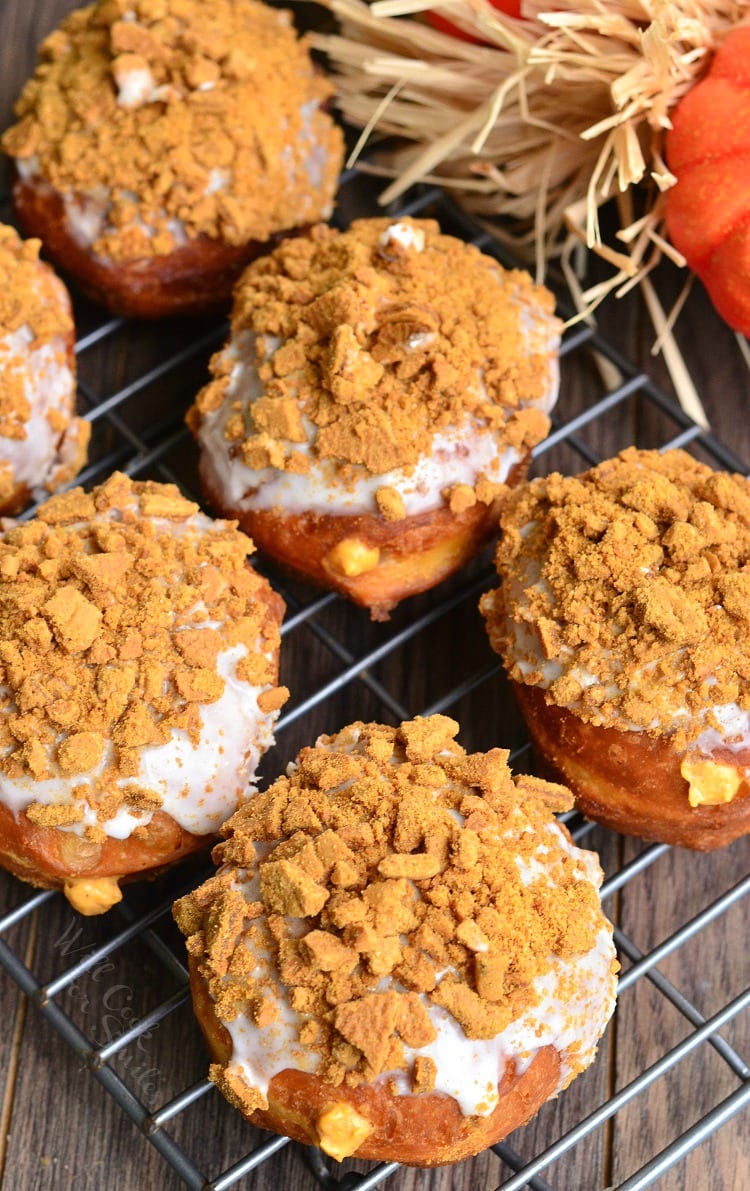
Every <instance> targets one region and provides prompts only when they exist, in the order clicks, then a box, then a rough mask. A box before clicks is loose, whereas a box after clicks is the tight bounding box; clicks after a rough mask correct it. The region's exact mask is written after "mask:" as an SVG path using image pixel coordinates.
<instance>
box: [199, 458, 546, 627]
mask: <svg viewBox="0 0 750 1191" xmlns="http://www.w3.org/2000/svg"><path fill="white" fill-rule="evenodd" d="M527 467H528V459H524V460H522V461H520V462H519V463H517V464H516V465H515V467H514V468H513V469H512V471H511V473H510V475H509V477H508V481H507V483H508V484H509V485H510V486H512V485H515V484H518V483H520V482H521V480H523V478H524V476H525V474H526V469H527ZM200 474H201V483H202V487H203V491H204V493H205V495H206V498H207V499H208V501H209V502H210V504H211V505H212V506H213V507H214V508H215V509H216V510H217V511H218V512H219V513H220V514H221V515H222V516H224V517H231V518H232V519H235V520H237V521H238V522H239V524H240V528H241V529H244V530H245V532H246V533H248V534H250V536H251V537H252V539H253V541H254V542H255V544H256V546H257V547H258V549H259V550H262V551H263V552H264V553H265V554H267V555H268V556H269V557H270V558H273V559H274V560H275V561H276V562H278V563H279V564H280V565H281V566H283V567H285V568H287V569H289V570H291V571H293V572H295V573H296V574H298V575H301V576H302V577H303V578H305V579H307V580H309V581H311V582H313V583H317V584H319V585H320V586H322V587H328V588H331V589H332V590H333V591H339V592H341V593H342V595H345V596H348V598H349V599H350V600H352V601H353V602H354V603H355V604H359V605H361V606H362V607H364V608H369V610H370V613H371V615H372V619H373V620H387V619H388V613H389V612H390V610H391V609H392V608H394V607H395V606H396V604H398V603H399V602H400V601H401V600H403V599H405V598H406V597H407V596H411V595H417V594H418V593H419V592H422V591H427V590H429V589H430V588H432V587H435V586H436V584H438V583H440V582H442V580H443V579H447V578H448V577H449V576H450V575H453V574H454V573H455V572H456V571H458V570H460V568H461V567H462V566H465V564H466V563H468V562H469V561H470V560H471V559H472V558H474V557H475V555H477V554H478V553H479V552H480V550H481V549H482V547H483V546H485V545H486V544H487V543H488V542H489V541H491V540H492V538H493V537H495V535H496V533H497V525H498V519H499V516H500V509H501V507H502V503H503V502H502V497H501V498H499V499H498V500H495V501H493V502H492V504H490V505H484V504H480V503H479V502H477V504H475V505H472V507H471V508H469V509H465V510H464V511H463V512H461V513H454V512H451V510H450V508H448V506H447V505H445V506H443V507H442V508H440V509H434V510H432V511H430V512H427V513H420V514H418V515H416V516H413V517H405V518H404V519H403V520H401V521H386V520H385V519H384V518H382V517H380V516H378V515H376V514H362V515H359V516H345V515H333V514H319V513H285V512H284V511H283V509H280V508H275V509H259V510H252V509H244V510H243V509H238V508H237V507H236V506H234V505H231V504H230V503H228V502H227V501H226V500H225V498H224V495H223V492H222V487H221V482H220V479H219V477H217V475H216V473H215V471H214V469H213V467H212V465H211V463H210V461H209V459H208V455H207V453H206V452H204V453H203V454H202V456H201V462H200ZM352 541H355V542H358V543H361V544H362V545H363V546H364V547H365V548H366V549H367V550H375V551H378V552H379V557H378V560H377V564H376V565H373V566H372V569H370V570H366V571H363V572H362V573H361V574H358V575H346V574H344V573H342V571H341V570H340V569H338V567H337V566H336V565H334V560H333V559H332V558H331V552H332V551H334V550H335V548H336V547H338V546H339V544H340V543H342V542H352ZM334 558H335V556H334Z"/></svg>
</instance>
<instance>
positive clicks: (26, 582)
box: [0, 473, 285, 825]
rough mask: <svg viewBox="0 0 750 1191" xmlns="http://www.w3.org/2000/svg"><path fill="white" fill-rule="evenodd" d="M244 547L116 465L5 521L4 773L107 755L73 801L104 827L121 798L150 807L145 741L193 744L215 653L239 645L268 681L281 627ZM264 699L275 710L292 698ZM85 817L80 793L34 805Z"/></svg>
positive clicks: (0, 542)
mask: <svg viewBox="0 0 750 1191" xmlns="http://www.w3.org/2000/svg"><path fill="white" fill-rule="evenodd" d="M252 549H253V545H252V542H251V541H250V539H249V538H247V537H245V535H244V534H242V533H240V532H238V531H237V529H236V528H235V526H234V523H232V522H226V521H224V522H221V521H219V522H211V521H210V520H209V519H208V518H207V517H203V516H202V515H200V514H198V506H197V505H195V504H193V503H191V502H190V501H188V500H185V499H184V498H183V497H182V496H181V494H180V492H179V490H178V489H177V488H176V487H175V486H174V485H171V484H156V483H150V482H149V483H134V482H133V481H132V480H130V479H129V478H128V477H127V476H125V475H121V474H117V473H116V474H115V475H113V476H112V477H111V478H110V479H109V480H108V481H107V482H106V483H105V484H103V485H101V486H100V487H98V488H95V489H94V490H93V491H92V492H91V493H86V492H84V491H83V489H81V488H77V489H74V490H73V491H70V492H66V493H64V494H62V495H60V496H56V497H53V498H52V499H51V500H49V501H47V503H46V504H44V505H42V506H41V507H40V508H39V510H38V512H37V515H36V517H35V518H34V519H33V520H30V521H27V522H26V523H24V524H20V525H17V526H15V527H14V528H11V529H9V530H8V531H7V532H6V533H5V534H4V536H3V537H2V539H0V667H1V675H2V677H1V681H2V685H3V691H2V703H1V704H0V707H1V709H2V715H0V745H1V749H0V752H1V753H2V755H1V756H0V769H2V771H3V773H5V774H6V775H8V777H10V778H11V779H20V778H23V777H31V778H33V779H36V780H39V781H44V780H45V779H47V778H52V777H54V776H57V775H63V776H66V775H67V776H70V777H75V776H76V775H81V774H86V773H88V772H89V771H92V770H94V771H96V770H97V768H98V767H99V766H100V765H102V764H104V771H103V772H102V773H101V774H97V777H96V791H95V792H94V791H93V789H90V788H89V786H87V785H85V784H84V785H80V786H78V787H77V788H76V789H75V790H74V791H73V798H74V799H85V798H88V797H90V798H91V799H92V805H93V806H94V808H95V810H96V812H97V815H98V818H99V820H100V821H101V822H104V821H106V820H107V819H111V818H112V817H113V816H114V815H115V814H116V813H117V811H118V810H119V808H120V807H121V806H123V805H126V806H129V807H130V808H131V809H135V810H151V811H153V810H154V809H155V808H156V807H157V806H158V804H159V798H158V796H157V795H155V794H154V793H153V792H152V791H150V790H149V789H147V788H144V787H143V786H142V785H139V784H138V782H137V781H136V780H135V779H136V778H137V777H138V771H139V751H140V749H141V748H142V747H143V746H148V745H160V744H164V743H165V742H166V741H167V740H169V738H170V734H171V733H172V731H173V730H174V729H183V730H184V731H185V732H186V733H187V734H188V736H189V738H190V740H191V741H192V742H193V743H196V742H197V740H198V739H199V737H200V732H201V716H200V711H199V709H200V706H201V705H202V704H206V703H211V702H214V701H215V700H216V699H218V698H219V697H220V696H221V694H222V692H223V689H224V679H223V678H222V677H221V675H220V674H219V673H218V671H217V657H218V656H219V654H220V653H222V652H223V651H226V650H230V649H232V648H233V647H244V648H245V649H246V650H247V658H246V659H242V660H241V661H240V662H239V663H238V666H237V674H238V677H239V678H240V679H242V678H243V677H244V673H243V672H242V668H243V663H244V662H247V663H248V667H249V670H251V671H252V677H249V675H248V680H249V681H251V682H252V683H253V684H255V685H258V686H261V685H264V684H267V683H273V681H274V665H273V663H272V662H271V661H270V660H269V658H270V657H271V655H272V653H273V651H274V650H275V649H276V648H277V647H278V640H279V635H278V625H277V623H276V619H275V618H273V617H271V616H269V615H268V609H267V604H266V602H265V600H264V598H263V597H264V593H265V591H266V590H267V585H266V584H265V581H264V580H263V579H261V578H260V577H259V576H258V575H256V573H255V572H254V571H253V570H252V569H251V568H250V567H249V566H247V565H246V557H247V555H248V554H249V553H250V552H251V551H252ZM271 694H272V695H273V698H272V702H273V703H274V704H275V706H278V705H279V702H281V701H283V696H284V694H285V692H284V691H283V690H282V689H274V690H273V691H272V692H271ZM128 778H131V779H134V780H132V781H130V782H128V781H127V780H125V781H123V779H128ZM82 814H83V811H82V807H80V806H78V807H77V806H76V805H75V802H74V804H73V805H72V806H71V807H43V806H39V805H37V804H34V805H32V806H31V807H30V808H29V809H28V810H27V815H28V817H29V818H31V819H32V821H33V822H37V823H40V824H43V825H59V824H62V823H72V822H80V820H81V818H82ZM61 815H63V816H67V818H60V816H61ZM55 816H57V818H55Z"/></svg>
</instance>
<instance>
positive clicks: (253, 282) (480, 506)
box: [188, 219, 560, 619]
mask: <svg viewBox="0 0 750 1191" xmlns="http://www.w3.org/2000/svg"><path fill="white" fill-rule="evenodd" d="M552 307H553V300H552V297H551V295H550V294H549V293H548V292H547V291H546V290H543V289H542V288H541V287H538V286H534V285H533V284H532V283H531V279H530V278H529V277H528V275H526V274H524V273H519V272H511V273H507V272H505V271H504V270H502V269H501V268H500V266H499V265H498V264H497V263H496V262H495V261H494V260H492V259H491V258H490V257H487V256H484V255H483V254H482V253H480V252H479V251H478V249H476V248H473V247H471V246H469V245H467V244H464V243H463V242H462V241H460V240H457V239H454V238H453V237H451V236H444V235H442V234H441V233H440V229H439V228H438V226H437V224H436V223H434V222H433V221H431V220H411V219H409V220H403V221H400V222H397V223H393V222H391V221H389V220H387V219H363V220H358V221H357V222H356V223H354V224H352V226H351V228H350V229H349V230H348V231H346V232H343V233H340V232H337V231H334V230H332V229H330V228H327V227H318V228H316V229H314V231H313V232H312V233H311V234H310V235H308V236H306V237H300V238H298V239H296V240H290V241H287V242H285V243H283V244H281V245H280V246H279V247H278V248H277V249H275V250H274V252H273V253H271V254H270V255H269V256H268V257H266V258H264V259H263V260H260V261H256V262H255V263H254V264H252V265H251V266H250V267H249V268H248V269H247V270H246V272H245V273H244V274H243V277H242V279H241V280H240V282H239V283H238V286H237V288H236V291H235V302H234V312H233V316H232V332H231V337H230V340H229V343H228V345H227V346H226V347H225V348H224V350H223V351H221V352H219V353H218V354H217V355H216V356H215V357H214V359H213V361H212V365H211V367H212V372H213V376H214V380H213V381H212V382H211V383H210V384H209V385H207V386H206V387H205V388H204V389H203V390H202V392H201V393H200V394H199V396H198V398H197V401H196V404H195V406H194V407H193V409H192V410H191V411H190V414H189V416H188V422H189V425H190V426H191V429H192V430H193V432H194V434H195V435H196V438H197V439H198V442H199V444H200V447H201V462H200V469H201V478H202V483H203V487H204V491H205V493H206V495H207V497H208V499H209V500H210V501H211V503H212V504H213V505H214V507H216V508H217V509H218V510H219V511H221V512H222V514H223V515H225V516H232V517H236V518H237V519H238V521H239V523H240V525H241V526H242V527H243V528H244V529H246V530H247V532H248V533H250V534H251V535H252V537H253V540H254V541H255V542H256V544H257V545H258V547H259V549H261V550H264V551H265V552H266V553H267V554H270V555H271V556H272V557H273V558H274V559H276V561H277V562H279V563H281V564H282V565H283V566H285V567H288V568H290V569H292V570H294V571H296V572H298V573H300V574H301V575H303V576H304V577H305V578H307V579H310V580H312V581H314V582H316V583H319V584H322V585H323V586H326V587H330V588H333V589H334V590H336V591H340V592H342V593H343V594H344V595H346V596H348V597H349V598H350V599H352V600H353V601H354V602H355V603H357V604H361V605H363V606H364V607H366V608H369V609H370V611H371V614H372V616H373V619H387V616H388V612H389V610H390V609H391V608H393V607H394V606H395V605H396V604H397V603H398V602H399V601H400V600H402V599H403V598H404V597H405V596H408V595H412V594H415V593H417V592H420V591H425V590H426V589H428V588H430V587H433V586H434V585H435V584H436V583H438V582H440V580H442V579H444V578H446V577H447V576H448V575H450V574H452V573H453V572H454V571H456V570H458V569H459V568H460V567H461V566H462V565H463V564H464V563H465V562H466V561H467V560H468V559H470V558H471V557H473V556H474V555H475V554H477V553H478V551H479V550H480V549H481V547H482V546H483V545H484V544H485V543H486V542H487V541H489V539H490V538H491V537H492V536H493V535H494V533H495V532H496V527H497V519H498V513H499V508H500V505H501V502H502V500H503V497H504V495H505V493H506V491H507V488H508V486H509V485H510V484H513V483H515V482H517V480H518V479H520V478H521V476H522V475H523V474H524V473H525V467H526V463H527V461H528V458H529V453H530V450H531V448H532V447H533V446H534V445H535V444H536V443H538V442H539V441H540V440H541V439H542V438H543V437H544V436H545V434H546V433H547V431H548V429H549V419H548V417H547V414H548V411H549V410H550V408H551V407H552V405H553V404H554V401H555V398H556V395H557V384H558V367H557V347H558V342H559V331H560V324H559V322H558V321H557V319H556V318H554V316H553V314H552Z"/></svg>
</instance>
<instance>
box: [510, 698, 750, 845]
mask: <svg viewBox="0 0 750 1191" xmlns="http://www.w3.org/2000/svg"><path fill="white" fill-rule="evenodd" d="M512 686H513V690H514V693H515V696H516V699H517V700H518V704H519V706H520V708H521V711H522V713H523V717H524V719H525V721H526V726H527V727H528V730H529V734H530V736H531V739H532V742H533V745H534V750H535V753H536V755H537V757H538V759H539V761H540V762H541V764H542V765H543V767H544V769H545V770H546V771H547V773H548V774H549V775H551V776H553V777H554V778H555V779H556V780H557V781H561V782H564V783H565V784H566V785H567V786H569V787H570V788H571V790H572V791H573V793H574V795H575V798H576V805H577V807H578V809H579V810H580V811H581V812H582V813H583V814H584V815H586V816H587V817H588V818H589V819H594V820H595V821H596V822H597V823H602V824H604V826H605V827H611V828H612V829H613V830H615V831H621V832H624V833H625V834H626V835H636V836H639V837H640V838H641V839H645V840H656V841H659V842H661V843H666V844H678V845H680V846H681V847H684V848H693V849H695V850H696V851H700V852H709V851H711V850H712V849H714V848H722V847H724V846H725V845H726V844H730V843H731V842H732V840H735V839H737V838H738V837H739V836H741V835H746V834H747V833H748V832H750V784H748V782H746V781H745V782H743V783H742V785H741V786H740V789H739V791H738V793H737V794H736V796H735V797H734V798H733V799H732V801H731V802H728V803H723V804H721V805H718V806H706V805H704V806H697V807H691V806H690V803H689V802H688V783H687V782H686V781H685V779H684V778H683V776H682V774H681V773H680V764H681V762H682V760H683V756H684V754H680V753H678V752H676V751H675V750H674V749H672V748H671V747H670V745H669V743H668V740H667V739H666V738H664V739H654V738H652V737H650V736H648V735H647V734H646V733H645V732H621V731H620V730H619V729H617V728H606V727H598V726H595V725H593V724H589V723H586V722H585V721H584V720H582V719H580V718H579V717H578V716H577V715H575V714H574V713H573V712H571V711H568V710H567V709H565V708H561V707H555V706H553V705H550V704H548V703H547V702H546V701H545V698H544V692H543V691H542V690H541V689H540V688H539V687H533V686H526V685H524V684H522V683H516V682H514V683H513V684H512ZM713 759H714V760H716V761H720V762H723V763H724V764H730V765H735V766H737V767H738V768H740V767H742V766H746V765H750V750H744V751H740V752H730V750H728V749H725V750H720V749H719V750H717V751H716V752H715V754H714V755H713Z"/></svg>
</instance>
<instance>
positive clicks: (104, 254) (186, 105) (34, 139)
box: [2, 0, 343, 318]
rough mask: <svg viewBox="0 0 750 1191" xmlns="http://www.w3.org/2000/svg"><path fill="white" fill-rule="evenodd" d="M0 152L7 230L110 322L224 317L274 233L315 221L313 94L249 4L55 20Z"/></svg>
mask: <svg viewBox="0 0 750 1191" xmlns="http://www.w3.org/2000/svg"><path fill="white" fill-rule="evenodd" d="M40 56H41V62H40V65H39V66H38V68H37V70H36V73H35V74H34V75H33V77H32V78H31V79H30V80H29V81H28V82H27V84H26V86H25V87H24V89H23V91H22V93H21V96H20V99H19V100H18V102H17V104H16V109H15V111H16V115H17V117H18V121H17V123H16V124H14V125H13V126H12V127H11V128H10V129H9V130H8V131H7V132H6V133H5V135H4V136H3V138H2V147H3V149H4V150H5V152H6V153H7V154H8V155H9V156H10V157H11V158H13V160H14V164H15V171H16V178H15V183H14V187H13V199H14V205H15V210H16V213H17V216H18V218H19V220H20V222H21V224H22V226H23V227H24V228H25V229H26V230H27V231H28V232H29V233H30V234H33V235H35V236H39V238H40V239H41V240H42V241H43V243H44V246H45V251H46V253H47V255H48V256H49V257H50V258H51V259H52V260H53V261H54V262H55V263H56V264H57V265H58V266H59V267H60V268H61V269H63V270H64V271H65V272H66V273H68V274H69V275H70V276H71V277H73V278H74V279H75V280H76V282H77V283H78V285H79V287H80V289H81V290H82V291H83V292H84V293H86V294H88V295H89V296H90V297H92V298H94V299H95V300H96V301H97V302H100V303H102V304H103V305H105V306H106V307H107V308H108V309H109V310H111V311H112V312H114V313H116V314H124V315H134V316H137V317H143V318H156V317H161V316H164V315H168V314H196V313H201V312H203V311H206V310H210V309H212V308H215V307H217V306H221V305H228V303H229V299H230V295H231V290H232V285H233V284H234V282H235V280H236V279H237V277H238V276H239V274H240V272H241V271H242V269H243V267H244V266H245V265H246V264H247V263H248V261H250V260H252V259H253V258H254V257H255V256H257V255H258V254H259V253H260V252H263V251H265V250H266V248H267V247H268V244H269V242H272V241H273V239H274V237H275V236H276V235H277V234H278V233H280V232H289V231H291V230H292V229H295V228H297V227H298V226H300V225H306V224H311V223H315V222H316V221H317V220H319V219H327V218H328V217H329V215H330V214H331V210H332V206H333V195H334V191H335V188H336V183H337V179H338V174H339V171H340V168H341V161H342V152H343V149H342V138H341V133H340V131H339V129H338V128H337V127H336V126H335V125H334V123H333V121H332V119H331V117H330V116H329V115H328V113H327V112H326V111H325V110H324V106H323V105H325V102H326V100H327V99H328V96H329V95H330V93H331V87H330V85H329V83H328V82H327V81H326V80H325V79H324V78H323V77H322V76H321V74H320V73H319V72H318V71H317V70H316V68H315V67H314V66H313V63H312V60H311V58H310V54H309V51H308V48H307V46H306V45H305V43H304V42H303V41H300V40H298V38H297V36H296V34H295V31H294V29H293V27H292V24H291V16H290V14H289V13H288V12H286V11H281V10H278V9H274V8H271V7H267V6H266V5H264V4H261V3H256V0H211V3H210V4H207V3H206V2H205V0H99V2H98V3H95V4H91V5H89V6H88V7H86V8H82V9H78V10H76V11H75V12H72V13H71V14H70V15H69V16H67V17H66V18H65V19H64V20H63V21H62V23H61V25H60V26H59V28H58V29H56V30H55V31H54V32H53V33H52V34H50V36H49V37H48V38H47V39H46V40H45V41H44V42H43V43H42V46H41V47H40Z"/></svg>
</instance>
